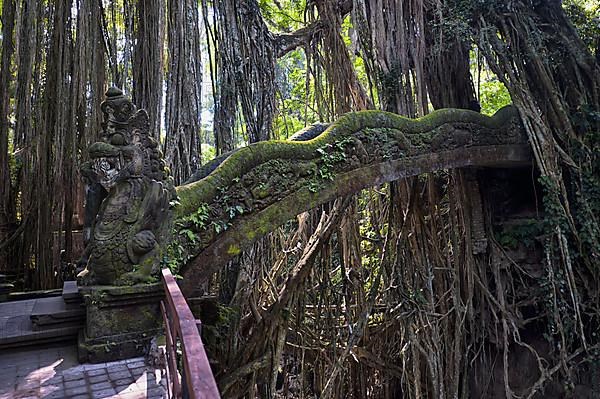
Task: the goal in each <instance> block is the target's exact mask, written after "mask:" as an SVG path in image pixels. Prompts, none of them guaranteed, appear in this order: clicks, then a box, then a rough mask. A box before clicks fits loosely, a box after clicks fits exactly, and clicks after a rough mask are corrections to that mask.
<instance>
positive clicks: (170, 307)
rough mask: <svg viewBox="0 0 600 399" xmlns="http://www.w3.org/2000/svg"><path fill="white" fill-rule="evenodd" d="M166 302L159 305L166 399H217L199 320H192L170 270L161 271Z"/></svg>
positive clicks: (215, 384) (217, 395)
mask: <svg viewBox="0 0 600 399" xmlns="http://www.w3.org/2000/svg"><path fill="white" fill-rule="evenodd" d="M162 281H163V284H164V286H165V300H164V301H162V302H161V303H160V307H161V310H162V315H163V319H164V321H165V335H166V340H167V348H166V349H167V350H166V352H167V353H166V355H167V381H168V391H169V397H173V398H190V399H200V398H202V399H213V398H220V397H221V396H220V395H219V390H218V389H217V383H216V382H215V377H214V375H213V373H212V370H211V369H210V364H209V363H208V357H207V356H206V352H205V351H204V345H203V344H202V339H201V338H200V333H199V330H198V328H199V326H200V321H199V320H196V319H195V318H194V315H193V314H192V311H191V310H190V308H189V306H188V304H187V302H186V301H185V298H184V297H183V294H182V293H181V290H180V289H179V286H178V285H177V282H176V281H175V278H173V275H172V274H171V272H170V271H169V269H163V270H162ZM177 343H179V344H180V346H181V352H182V359H181V360H182V361H181V363H182V365H183V370H178V367H177V364H178V362H177Z"/></svg>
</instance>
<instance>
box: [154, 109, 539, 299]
mask: <svg viewBox="0 0 600 399" xmlns="http://www.w3.org/2000/svg"><path fill="white" fill-rule="evenodd" d="M530 159H531V154H530V148H529V145H528V143H527V138H526V135H525V133H524V129H523V128H522V126H521V124H520V120H519V117H518V114H517V112H516V110H515V109H514V108H512V107H506V108H503V109H501V110H500V111H498V113H496V115H494V116H493V117H487V116H484V115H481V114H478V113H475V112H472V111H468V110H458V109H444V110H439V111H435V112H433V113H431V114H429V115H427V116H426V117H423V118H420V119H415V120H412V119H407V118H403V117H400V116H398V115H395V114H391V113H387V112H379V111H366V112H358V113H351V114H347V115H345V116H343V117H341V118H340V119H339V120H338V121H337V122H335V123H333V124H332V125H331V126H330V127H329V128H328V129H327V130H325V132H323V133H322V134H321V135H319V136H318V137H316V138H314V139H312V140H309V141H305V142H290V141H269V142H261V143H256V144H253V145H250V146H248V147H245V148H243V149H241V150H240V151H238V152H236V153H234V154H232V155H231V156H230V157H229V158H227V159H226V160H225V161H224V162H223V163H222V164H221V165H220V166H219V167H218V168H217V169H216V170H215V171H214V172H212V173H211V174H210V175H208V176H207V177H205V178H203V179H202V180H199V181H197V182H194V183H191V184H187V185H183V186H179V187H177V189H176V190H177V196H178V202H177V203H176V204H175V207H174V212H175V215H174V220H173V224H172V225H171V232H170V233H171V234H172V236H171V240H170V244H169V245H168V247H167V250H166V253H165V256H164V257H163V259H165V260H166V262H169V263H171V264H173V265H175V264H176V265H178V266H180V274H181V275H182V276H183V277H184V280H183V283H182V288H183V290H184V292H190V290H192V289H193V288H194V287H196V286H198V284H199V283H200V282H202V281H204V280H206V279H207V278H208V277H210V275H211V274H212V273H214V272H215V271H216V270H218V269H219V268H220V267H221V266H223V265H225V263H226V262H227V261H228V260H230V259H231V258H232V257H234V256H235V255H238V254H239V253H240V252H241V251H242V250H243V249H245V248H248V247H249V246H250V245H251V244H252V243H253V242H254V241H256V240H257V239H258V238H260V237H262V236H264V235H265V234H267V233H269V232H270V231H272V230H273V229H275V228H276V227H277V226H280V225H281V224H283V223H285V222H286V221H287V220H289V219H291V218H293V217H294V216H295V215H297V214H299V213H301V212H304V211H306V210H309V209H311V208H314V207H316V206H318V205H320V204H323V203H325V202H327V201H330V200H332V199H334V198H336V197H339V196H342V195H347V194H352V193H356V192H358V191H359V190H361V189H363V188H366V187H369V186H376V185H379V184H382V183H385V182H390V181H393V180H397V179H400V178H403V177H408V176H414V175H418V174H421V173H425V172H431V171H435V170H440V169H450V168H458V167H466V166H480V167H483V166H496V167H504V166H511V165H515V164H522V163H526V162H530Z"/></svg>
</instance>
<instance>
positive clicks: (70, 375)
mask: <svg viewBox="0 0 600 399" xmlns="http://www.w3.org/2000/svg"><path fill="white" fill-rule="evenodd" d="M63 378H64V380H65V381H74V380H80V379H81V378H83V373H81V372H73V373H63Z"/></svg>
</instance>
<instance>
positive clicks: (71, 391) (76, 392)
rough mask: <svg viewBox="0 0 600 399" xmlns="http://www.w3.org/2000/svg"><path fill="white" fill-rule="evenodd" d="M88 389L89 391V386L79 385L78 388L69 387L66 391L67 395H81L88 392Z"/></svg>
mask: <svg viewBox="0 0 600 399" xmlns="http://www.w3.org/2000/svg"><path fill="white" fill-rule="evenodd" d="M87 391H88V387H87V386H82V387H77V388H67V389H66V390H65V393H66V394H67V395H81V394H83V393H87Z"/></svg>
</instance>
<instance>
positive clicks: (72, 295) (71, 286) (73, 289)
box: [62, 281, 82, 303]
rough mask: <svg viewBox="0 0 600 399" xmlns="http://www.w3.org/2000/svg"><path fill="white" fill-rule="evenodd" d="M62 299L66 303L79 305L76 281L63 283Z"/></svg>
mask: <svg viewBox="0 0 600 399" xmlns="http://www.w3.org/2000/svg"><path fill="white" fill-rule="evenodd" d="M62 298H63V300H64V301H65V302H66V303H81V301H82V298H81V294H80V293H79V287H78V286H77V281H65V282H64V283H63V290H62Z"/></svg>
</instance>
